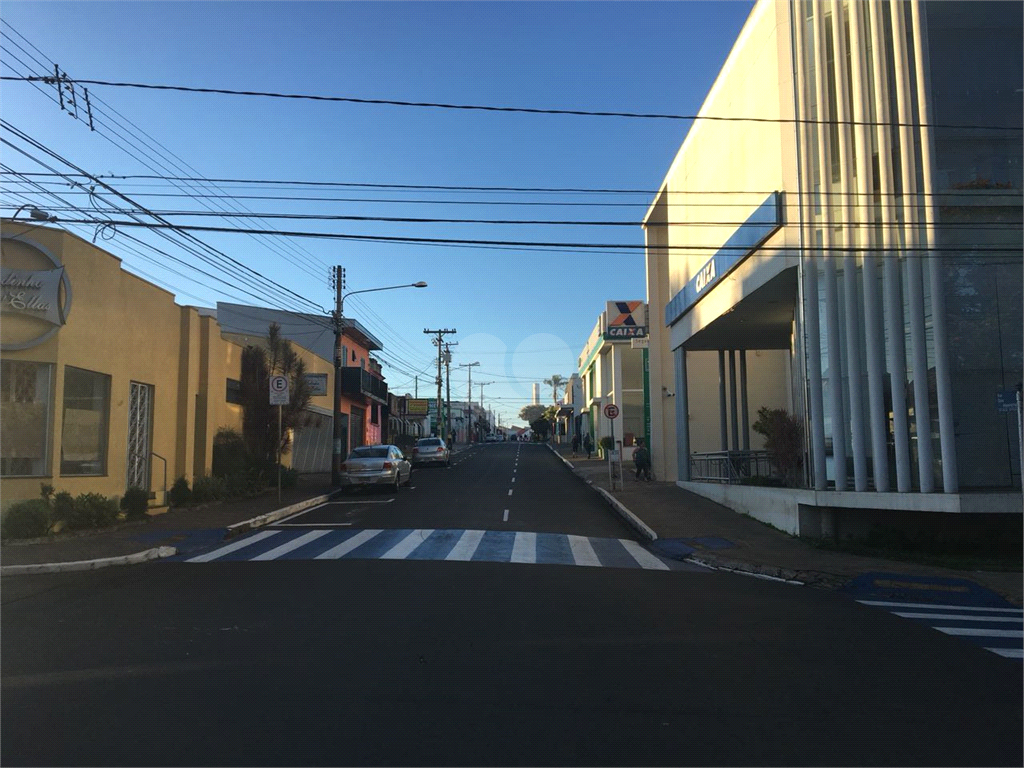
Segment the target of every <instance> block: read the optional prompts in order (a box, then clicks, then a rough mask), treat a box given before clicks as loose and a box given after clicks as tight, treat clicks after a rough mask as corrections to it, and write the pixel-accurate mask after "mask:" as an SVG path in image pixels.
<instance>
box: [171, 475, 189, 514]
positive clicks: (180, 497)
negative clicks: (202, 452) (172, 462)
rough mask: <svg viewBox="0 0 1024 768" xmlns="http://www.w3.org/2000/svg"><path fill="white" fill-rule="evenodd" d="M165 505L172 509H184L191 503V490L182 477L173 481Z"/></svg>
mask: <svg viewBox="0 0 1024 768" xmlns="http://www.w3.org/2000/svg"><path fill="white" fill-rule="evenodd" d="M167 503H168V504H169V505H170V506H172V507H185V506H188V505H189V504H191V503H192V490H191V489H190V488H189V487H188V480H186V479H185V477H184V476H182V477H179V478H178V479H177V480H175V481H174V485H172V486H171V490H169V491H168V492H167Z"/></svg>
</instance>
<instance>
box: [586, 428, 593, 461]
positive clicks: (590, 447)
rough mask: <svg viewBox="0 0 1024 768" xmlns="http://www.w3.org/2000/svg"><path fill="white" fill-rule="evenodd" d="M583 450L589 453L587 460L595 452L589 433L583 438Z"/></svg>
mask: <svg viewBox="0 0 1024 768" xmlns="http://www.w3.org/2000/svg"><path fill="white" fill-rule="evenodd" d="M583 450H585V451H586V452H587V458H588V459H589V458H590V454H591V453H592V452H593V450H594V441H593V440H592V439H591V437H590V433H589V432H587V434H585V435H584V436H583Z"/></svg>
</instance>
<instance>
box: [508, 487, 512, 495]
mask: <svg viewBox="0 0 1024 768" xmlns="http://www.w3.org/2000/svg"><path fill="white" fill-rule="evenodd" d="M508 495H509V496H511V495H512V489H511V488H509V489H508Z"/></svg>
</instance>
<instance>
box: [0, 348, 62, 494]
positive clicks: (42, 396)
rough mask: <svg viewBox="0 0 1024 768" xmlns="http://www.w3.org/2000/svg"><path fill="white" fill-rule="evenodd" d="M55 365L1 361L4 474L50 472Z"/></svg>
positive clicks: (1, 471) (0, 424)
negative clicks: (52, 394)
mask: <svg viewBox="0 0 1024 768" xmlns="http://www.w3.org/2000/svg"><path fill="white" fill-rule="evenodd" d="M52 387H53V366H52V365H50V364H48V363H30V362H26V361H21V360H3V361H0V475H3V476H4V477H12V476H17V475H20V476H27V477H44V476H47V475H49V474H50V467H49V457H50V431H51V427H50V425H51V423H52V420H53V419H52V410H51V409H52V397H51V393H52Z"/></svg>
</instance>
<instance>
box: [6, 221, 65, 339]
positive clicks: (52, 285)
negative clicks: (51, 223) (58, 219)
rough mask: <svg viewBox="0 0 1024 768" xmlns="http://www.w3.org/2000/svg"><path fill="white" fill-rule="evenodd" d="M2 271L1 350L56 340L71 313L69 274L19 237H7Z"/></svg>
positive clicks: (44, 251)
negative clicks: (51, 339)
mask: <svg viewBox="0 0 1024 768" xmlns="http://www.w3.org/2000/svg"><path fill="white" fill-rule="evenodd" d="M3 260H4V264H5V266H4V267H2V268H0V291H2V292H0V313H2V315H3V339H2V343H0V349H3V350H4V351H12V350H18V349H28V348H30V347H34V346H36V345H37V344H41V343H43V342H44V341H46V340H47V339H48V338H50V337H51V336H53V334H55V333H56V332H57V331H59V330H60V329H61V327H63V325H64V324H65V323H66V322H67V319H68V315H69V314H70V312H71V281H70V279H68V275H67V271H66V270H65V269H64V267H63V265H62V264H61V263H60V262H59V261H57V259H56V258H55V257H54V256H53V255H51V254H50V253H49V252H48V251H47V250H46V249H45V248H42V247H41V246H39V245H36V244H35V243H30V242H28V241H26V240H23V239H21V238H19V237H18V236H16V235H14V236H4V238H3Z"/></svg>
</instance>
